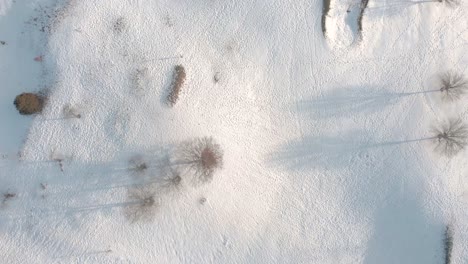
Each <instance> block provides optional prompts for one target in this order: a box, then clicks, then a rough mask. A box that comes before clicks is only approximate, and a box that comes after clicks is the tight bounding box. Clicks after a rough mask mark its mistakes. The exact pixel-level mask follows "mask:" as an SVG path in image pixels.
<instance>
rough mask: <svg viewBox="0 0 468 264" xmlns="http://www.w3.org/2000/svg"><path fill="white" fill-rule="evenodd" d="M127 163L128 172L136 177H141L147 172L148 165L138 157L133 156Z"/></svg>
mask: <svg viewBox="0 0 468 264" xmlns="http://www.w3.org/2000/svg"><path fill="white" fill-rule="evenodd" d="M128 163H129V167H128V170H129V171H131V172H133V173H134V174H136V175H143V174H145V172H146V171H147V170H148V164H147V163H146V161H145V160H144V159H143V157H142V156H140V155H136V156H133V157H132V158H130V160H129V162H128Z"/></svg>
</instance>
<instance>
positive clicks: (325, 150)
mask: <svg viewBox="0 0 468 264" xmlns="http://www.w3.org/2000/svg"><path fill="white" fill-rule="evenodd" d="M430 139H433V138H430V137H426V138H419V139H408V140H395V141H379V140H375V139H373V138H372V135H371V134H370V133H369V132H365V131H353V132H351V133H348V134H344V135H341V136H340V137H331V136H320V137H306V138H302V139H300V140H295V141H290V142H288V143H286V144H284V145H282V146H280V147H279V148H278V150H277V151H276V152H275V153H273V154H272V155H271V156H270V157H269V160H270V161H271V162H273V163H274V164H277V165H280V166H284V167H286V168H288V169H291V170H296V169H303V168H306V169H314V168H341V167H345V166H348V164H349V162H350V161H351V159H352V158H353V157H354V156H355V155H356V154H359V153H361V152H363V151H369V150H372V149H376V150H377V149H380V148H385V147H392V146H393V147H394V146H401V145H404V144H411V143H417V142H421V141H425V140H430Z"/></svg>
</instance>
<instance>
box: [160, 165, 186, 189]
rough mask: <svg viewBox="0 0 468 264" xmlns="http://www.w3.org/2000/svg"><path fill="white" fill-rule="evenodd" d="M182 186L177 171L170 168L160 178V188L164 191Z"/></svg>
mask: <svg viewBox="0 0 468 264" xmlns="http://www.w3.org/2000/svg"><path fill="white" fill-rule="evenodd" d="M181 187H182V177H181V175H180V173H179V172H178V171H175V170H171V171H170V172H169V174H168V175H167V176H165V177H163V178H162V182H161V188H162V190H164V191H167V192H172V191H178V190H180V188H181Z"/></svg>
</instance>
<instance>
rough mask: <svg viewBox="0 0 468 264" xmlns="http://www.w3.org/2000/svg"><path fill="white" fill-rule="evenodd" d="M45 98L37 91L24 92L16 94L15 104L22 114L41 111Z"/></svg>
mask: <svg viewBox="0 0 468 264" xmlns="http://www.w3.org/2000/svg"><path fill="white" fill-rule="evenodd" d="M44 102H45V98H44V97H43V96H42V95H39V94H35V93H22V94H20V95H18V96H16V98H15V101H14V104H15V106H16V109H17V110H18V111H19V113H20V114H22V115H32V114H36V113H40V112H41V111H42V108H43V107H44Z"/></svg>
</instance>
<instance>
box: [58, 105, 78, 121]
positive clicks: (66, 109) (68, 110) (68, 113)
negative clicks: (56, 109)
mask: <svg viewBox="0 0 468 264" xmlns="http://www.w3.org/2000/svg"><path fill="white" fill-rule="evenodd" d="M62 112H63V116H64V117H65V118H81V113H80V112H81V111H80V109H78V107H73V106H71V105H70V104H66V105H64V106H63V109H62Z"/></svg>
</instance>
